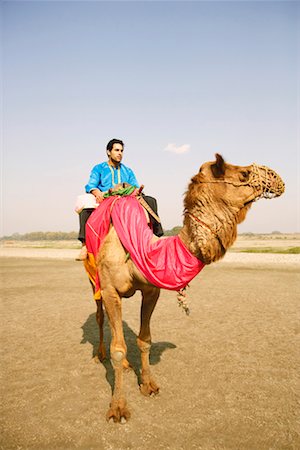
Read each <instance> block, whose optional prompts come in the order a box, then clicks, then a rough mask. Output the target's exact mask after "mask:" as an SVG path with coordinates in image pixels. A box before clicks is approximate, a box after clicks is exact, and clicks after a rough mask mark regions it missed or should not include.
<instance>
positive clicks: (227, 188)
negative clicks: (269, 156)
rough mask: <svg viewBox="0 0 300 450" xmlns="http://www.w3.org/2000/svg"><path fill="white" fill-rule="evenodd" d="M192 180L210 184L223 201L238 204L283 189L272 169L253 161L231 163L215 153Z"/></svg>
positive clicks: (274, 194) (246, 202)
mask: <svg viewBox="0 0 300 450" xmlns="http://www.w3.org/2000/svg"><path fill="white" fill-rule="evenodd" d="M194 181H196V182H198V183H201V184H205V183H206V184H208V185H211V189H210V190H211V191H212V190H215V191H216V195H217V196H218V197H220V198H223V200H224V201H226V200H229V203H231V204H232V206H234V204H235V203H236V206H237V207H239V208H241V207H243V206H246V205H248V204H250V203H251V202H253V201H254V200H258V199H260V198H274V197H279V196H280V195H281V194H283V192H284V182H283V181H282V179H281V178H280V176H279V175H278V174H277V173H276V172H275V171H274V170H272V169H269V168H268V167H265V166H258V165H257V164H252V165H251V166H233V165H231V164H227V163H225V161H224V159H223V157H222V156H221V155H219V154H216V160H215V161H213V162H208V163H204V164H203V165H202V166H201V167H200V170H199V173H198V174H197V175H196V176H195V177H194Z"/></svg>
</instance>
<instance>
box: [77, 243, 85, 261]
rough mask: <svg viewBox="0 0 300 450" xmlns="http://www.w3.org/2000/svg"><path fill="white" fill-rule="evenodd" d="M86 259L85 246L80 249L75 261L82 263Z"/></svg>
mask: <svg viewBox="0 0 300 450" xmlns="http://www.w3.org/2000/svg"><path fill="white" fill-rule="evenodd" d="M86 258H87V248H86V245H83V246H82V247H81V250H80V253H79V255H78V256H77V258H76V261H84V260H86Z"/></svg>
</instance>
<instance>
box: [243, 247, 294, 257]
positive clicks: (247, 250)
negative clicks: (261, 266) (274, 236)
mask: <svg viewBox="0 0 300 450" xmlns="http://www.w3.org/2000/svg"><path fill="white" fill-rule="evenodd" d="M235 251H236V252H240V253H280V254H284V255H299V254H300V247H288V248H278V247H277V248H276V247H256V248H242V249H239V250H235Z"/></svg>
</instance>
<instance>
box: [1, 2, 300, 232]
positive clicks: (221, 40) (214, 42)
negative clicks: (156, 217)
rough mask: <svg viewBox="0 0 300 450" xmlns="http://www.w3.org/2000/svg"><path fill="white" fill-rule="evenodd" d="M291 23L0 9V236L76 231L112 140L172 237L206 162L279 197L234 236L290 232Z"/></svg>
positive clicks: (295, 93) (161, 7)
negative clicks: (245, 175)
mask: <svg viewBox="0 0 300 450" xmlns="http://www.w3.org/2000/svg"><path fill="white" fill-rule="evenodd" d="M299 11H300V9H299V3H298V2H294V1H265V2H264V1H253V2H252V1H237V2H235V1H228V2H227V1H220V2H218V1H191V2H189V1H182V2H180V1H132V2H131V1H110V2H103V1H91V2H89V1H82V2H81V1H65V2H60V1H32V2H31V1H2V3H1V15H2V21H1V24H2V37H1V39H2V49H1V60H2V67H3V70H2V115H3V119H2V126H1V127H2V132H3V133H2V134H3V137H2V159H3V169H2V172H3V180H2V188H3V195H2V197H3V203H2V207H1V210H2V216H3V217H2V223H1V232H0V234H1V235H8V234H12V233H14V232H19V233H25V232H30V231H73V230H76V229H77V228H78V217H77V215H76V213H75V212H74V204H75V199H76V196H77V195H78V194H81V193H83V192H84V185H85V184H86V182H87V180H88V177H89V173H90V170H91V168H92V167H93V166H94V165H95V164H97V163H99V162H102V161H103V160H105V159H106V153H105V146H106V143H107V141H108V140H110V139H111V138H114V137H116V138H120V139H123V140H124V142H125V145H126V146H125V152H124V159H123V162H124V163H125V164H127V165H128V166H129V167H131V168H132V169H134V171H135V173H136V175H137V178H138V180H139V182H140V183H141V184H144V185H145V192H146V193H147V194H149V195H153V196H155V197H156V198H157V200H158V203H159V212H160V216H161V218H162V222H163V226H164V228H165V229H170V228H172V227H174V226H176V225H181V223H182V209H183V208H182V201H183V193H184V191H185V190H186V187H187V185H188V182H189V180H190V178H191V177H192V176H193V175H194V174H195V173H196V172H197V171H198V169H199V167H200V165H201V164H202V163H203V162H205V161H211V160H213V159H214V154H215V153H216V152H218V153H221V154H222V155H223V156H224V158H225V159H226V160H227V161H228V162H230V163H232V164H238V165H248V164H250V163H252V162H257V163H258V164H263V165H267V166H270V167H272V168H273V169H275V170H276V171H277V172H278V173H279V174H280V175H281V176H282V178H283V179H284V181H285V183H286V193H285V194H284V195H283V196H282V197H280V198H278V199H275V200H271V201H270V200H260V201H259V202H258V203H256V204H255V205H254V206H253V207H252V210H251V211H250V213H249V214H248V217H247V219H246V221H245V222H244V224H242V225H240V227H239V231H240V232H246V231H251V232H272V231H275V230H279V231H281V232H295V231H300V219H299V215H300V214H299V209H300V199H299V187H300V182H299V167H300V158H299V123H300V117H299V80H300V74H299V24H300V22H299V14H300V12H299ZM297 29H298V35H297Z"/></svg>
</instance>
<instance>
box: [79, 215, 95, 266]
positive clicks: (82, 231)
mask: <svg viewBox="0 0 300 450" xmlns="http://www.w3.org/2000/svg"><path fill="white" fill-rule="evenodd" d="M94 209H95V208H85V209H83V210H82V211H81V212H80V213H79V234H78V240H79V241H80V242H81V243H82V247H81V250H80V253H79V255H78V256H77V258H76V261H84V260H85V259H86V257H87V250H86V246H85V225H86V223H87V221H88V218H89V217H90V215H91V214H92V212H93V211H94Z"/></svg>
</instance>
